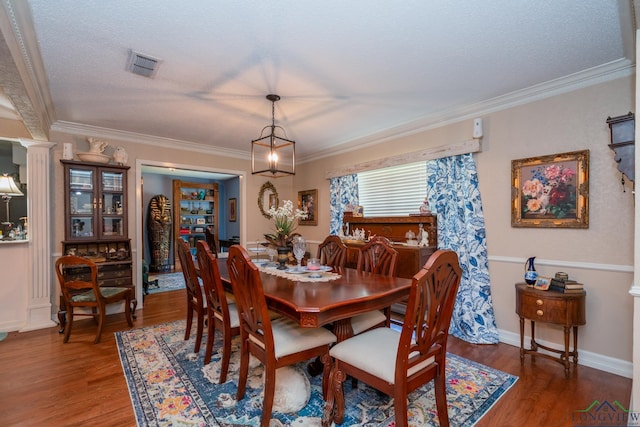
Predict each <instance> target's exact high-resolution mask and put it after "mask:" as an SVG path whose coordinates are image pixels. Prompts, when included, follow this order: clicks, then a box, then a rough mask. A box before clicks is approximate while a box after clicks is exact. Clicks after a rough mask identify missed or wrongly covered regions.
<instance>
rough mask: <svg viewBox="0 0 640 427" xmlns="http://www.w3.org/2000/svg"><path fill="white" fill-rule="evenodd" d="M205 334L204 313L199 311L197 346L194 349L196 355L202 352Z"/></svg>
mask: <svg viewBox="0 0 640 427" xmlns="http://www.w3.org/2000/svg"><path fill="white" fill-rule="evenodd" d="M203 332H204V313H203V311H202V310H198V329H197V331H196V346H195V348H194V349H193V352H194V353H198V352H200V345H201V344H202V334H203Z"/></svg>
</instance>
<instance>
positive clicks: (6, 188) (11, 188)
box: [0, 173, 24, 197]
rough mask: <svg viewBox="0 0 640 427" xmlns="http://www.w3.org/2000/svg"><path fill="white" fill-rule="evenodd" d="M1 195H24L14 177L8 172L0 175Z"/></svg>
mask: <svg viewBox="0 0 640 427" xmlns="http://www.w3.org/2000/svg"><path fill="white" fill-rule="evenodd" d="M0 196H11V197H16V196H24V194H22V191H20V189H19V188H18V186H17V185H16V183H15V181H14V180H13V177H11V176H8V175H7V174H6V173H5V174H3V175H2V176H0Z"/></svg>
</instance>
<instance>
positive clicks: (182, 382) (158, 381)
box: [116, 321, 517, 427]
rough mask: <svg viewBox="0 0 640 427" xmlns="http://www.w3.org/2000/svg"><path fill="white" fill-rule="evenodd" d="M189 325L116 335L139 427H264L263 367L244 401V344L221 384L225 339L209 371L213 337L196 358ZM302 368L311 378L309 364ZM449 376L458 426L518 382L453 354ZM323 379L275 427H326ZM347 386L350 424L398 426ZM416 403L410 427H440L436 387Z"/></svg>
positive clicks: (374, 397)
mask: <svg viewBox="0 0 640 427" xmlns="http://www.w3.org/2000/svg"><path fill="white" fill-rule="evenodd" d="M194 323H195V322H194ZM184 327H185V322H184V321H177V322H172V323H165V324H161V325H156V326H150V327H145V328H140V329H132V330H128V331H122V332H117V333H116V341H117V345H118V349H119V353H120V359H121V361H122V368H123V371H124V374H125V377H126V379H127V384H128V386H129V393H130V396H131V401H132V404H133V409H134V412H135V416H136V419H137V424H138V426H259V425H260V416H261V405H262V394H261V393H262V384H263V380H262V372H263V369H262V365H261V364H260V363H258V362H256V361H252V363H251V365H250V366H251V368H250V371H249V378H248V381H247V392H246V395H245V398H244V399H242V400H241V401H239V402H237V401H236V400H235V395H236V387H237V379H238V369H239V357H238V346H239V341H238V339H237V338H236V339H235V340H234V342H233V345H232V349H233V354H232V356H231V364H230V368H229V374H228V376H227V382H226V383H224V384H218V383H217V382H218V378H219V365H220V354H218V353H216V351H220V347H221V346H220V344H221V339H220V336H219V335H218V333H216V341H215V342H214V354H213V357H212V360H211V363H210V364H209V365H207V366H203V359H204V351H205V344H206V335H205V337H204V338H203V343H202V348H201V350H200V353H199V354H196V353H193V349H194V336H195V330H194V331H192V333H191V338H190V339H189V340H187V341H185V340H184V339H183V338H184ZM254 362H255V363H254ZM298 368H299V369H298V371H299V372H304V376H305V377H308V374H306V372H307V371H306V366H303V365H300V366H299V367H298ZM278 374H279V373H278ZM446 375H447V402H448V405H449V417H450V420H451V425H452V426H472V425H474V424H475V423H476V422H477V421H478V420H479V419H480V418H481V417H482V416H483V415H484V414H485V413H486V412H487V411H488V410H489V409H490V408H491V407H492V406H493V404H494V403H495V402H496V401H497V400H498V399H500V397H501V396H502V395H504V393H505V392H506V391H507V390H508V389H509V388H510V387H511V386H512V385H513V384H514V383H515V382H516V381H517V377H515V376H513V375H509V374H506V373H504V372H501V371H498V370H495V369H493V368H489V367H487V366H483V365H481V364H478V363H475V362H472V361H470V360H467V359H464V358H462V357H459V356H456V355H454V354H448V355H447V374H446ZM321 377H322V375H319V376H317V377H311V378H309V383H310V391H311V392H310V398H309V400H308V403H307V404H306V405H304V403H303V405H304V406H303V407H302V409H300V410H298V411H297V412H295V413H283V412H273V414H272V419H271V424H270V427H281V426H319V425H320V420H321V417H322V410H323V407H324V401H323V400H322V390H321V383H322V378H321ZM305 381H306V380H305ZM278 387H279V385H278V384H277V385H276V389H277V388H278ZM344 388H345V402H346V408H345V417H344V422H343V424H342V425H343V426H386V427H393V426H395V421H394V416H393V400H392V399H391V398H390V397H388V396H386V395H384V394H381V393H378V392H377V391H375V390H374V389H372V388H370V387H368V386H366V385H365V384H362V383H361V382H358V387H357V388H356V389H353V388H352V386H351V381H347V382H345V384H344ZM276 399H278V397H277V396H276ZM409 400H410V402H409V424H410V425H411V426H434V425H438V420H437V413H436V410H435V401H434V392H433V383H429V384H427V385H425V386H423V387H421V388H419V389H418V390H416V391H414V392H413V393H411V394H410V396H409Z"/></svg>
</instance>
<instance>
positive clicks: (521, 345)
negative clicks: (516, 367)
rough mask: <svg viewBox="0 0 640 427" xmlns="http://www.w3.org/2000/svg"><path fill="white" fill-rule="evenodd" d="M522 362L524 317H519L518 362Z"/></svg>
mask: <svg viewBox="0 0 640 427" xmlns="http://www.w3.org/2000/svg"><path fill="white" fill-rule="evenodd" d="M523 362H524V317H520V363H523Z"/></svg>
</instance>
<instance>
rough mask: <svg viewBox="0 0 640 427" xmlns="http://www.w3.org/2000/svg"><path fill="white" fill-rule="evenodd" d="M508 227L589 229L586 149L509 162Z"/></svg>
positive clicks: (587, 157) (587, 158)
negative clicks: (509, 202) (509, 197)
mask: <svg viewBox="0 0 640 427" xmlns="http://www.w3.org/2000/svg"><path fill="white" fill-rule="evenodd" d="M511 183H512V184H511V226H512V227H539V228H589V150H582V151H572V152H569V153H560V154H552V155H548V156H540V157H530V158H527V159H518V160H512V161H511Z"/></svg>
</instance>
